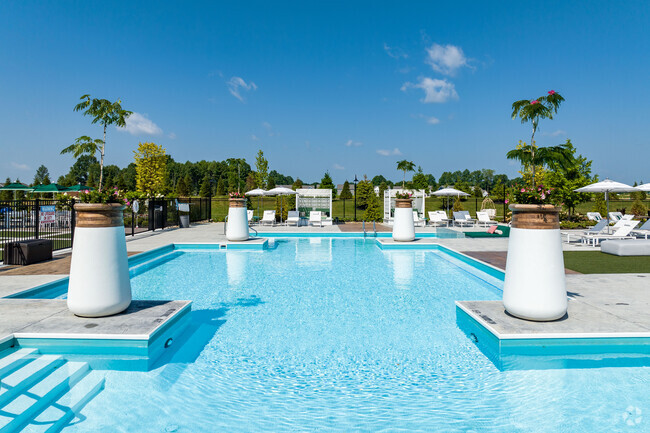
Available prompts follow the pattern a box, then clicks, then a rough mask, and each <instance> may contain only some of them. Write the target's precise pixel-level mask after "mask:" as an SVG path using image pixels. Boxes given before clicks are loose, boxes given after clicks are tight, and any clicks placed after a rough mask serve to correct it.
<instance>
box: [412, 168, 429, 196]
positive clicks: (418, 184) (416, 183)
mask: <svg viewBox="0 0 650 433" xmlns="http://www.w3.org/2000/svg"><path fill="white" fill-rule="evenodd" d="M413 188H414V189H424V190H426V189H428V188H429V179H428V178H427V176H426V175H425V174H424V173H422V167H418V171H417V173H415V174H414V175H413Z"/></svg>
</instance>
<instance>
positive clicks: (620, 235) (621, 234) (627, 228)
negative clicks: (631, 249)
mask: <svg viewBox="0 0 650 433" xmlns="http://www.w3.org/2000/svg"><path fill="white" fill-rule="evenodd" d="M638 224H639V221H625V223H624V224H623V225H622V227H620V228H619V229H618V230H616V231H615V232H614V233H613V234H611V235H609V234H604V233H599V234H596V235H584V236H582V242H583V243H587V244H589V243H593V246H594V247H595V246H597V245H598V243H599V242H600V241H602V240H606V239H634V236H630V233H631V232H632V230H633V229H634V228H635V227H636V226H637V225H638Z"/></svg>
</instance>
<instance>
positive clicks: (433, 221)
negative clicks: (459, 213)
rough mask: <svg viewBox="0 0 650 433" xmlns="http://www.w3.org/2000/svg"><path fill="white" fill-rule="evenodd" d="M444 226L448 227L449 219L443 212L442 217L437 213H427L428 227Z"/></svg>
mask: <svg viewBox="0 0 650 433" xmlns="http://www.w3.org/2000/svg"><path fill="white" fill-rule="evenodd" d="M442 224H444V225H445V226H447V227H449V219H448V218H447V215H445V213H444V212H443V213H442V215H441V214H440V213H438V211H429V225H432V226H439V225H442Z"/></svg>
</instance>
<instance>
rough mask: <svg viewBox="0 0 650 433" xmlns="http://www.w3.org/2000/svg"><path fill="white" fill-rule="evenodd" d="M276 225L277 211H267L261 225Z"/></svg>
mask: <svg viewBox="0 0 650 433" xmlns="http://www.w3.org/2000/svg"><path fill="white" fill-rule="evenodd" d="M265 224H268V225H271V226H274V225H275V211H274V210H265V211H264V215H262V219H261V220H260V225H262V226H263V225H265Z"/></svg>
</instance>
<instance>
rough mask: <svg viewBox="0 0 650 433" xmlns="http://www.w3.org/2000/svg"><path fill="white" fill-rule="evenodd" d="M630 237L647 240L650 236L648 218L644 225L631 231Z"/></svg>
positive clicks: (649, 219)
mask: <svg viewBox="0 0 650 433" xmlns="http://www.w3.org/2000/svg"><path fill="white" fill-rule="evenodd" d="M632 235H634V236H643V237H644V238H646V239H648V236H650V218H648V220H647V221H646V222H645V224H643V225H642V226H641V227H639V228H638V229H634V230H632Z"/></svg>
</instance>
